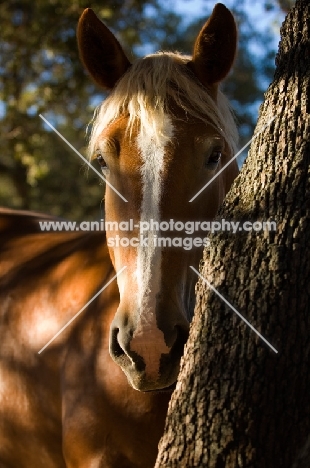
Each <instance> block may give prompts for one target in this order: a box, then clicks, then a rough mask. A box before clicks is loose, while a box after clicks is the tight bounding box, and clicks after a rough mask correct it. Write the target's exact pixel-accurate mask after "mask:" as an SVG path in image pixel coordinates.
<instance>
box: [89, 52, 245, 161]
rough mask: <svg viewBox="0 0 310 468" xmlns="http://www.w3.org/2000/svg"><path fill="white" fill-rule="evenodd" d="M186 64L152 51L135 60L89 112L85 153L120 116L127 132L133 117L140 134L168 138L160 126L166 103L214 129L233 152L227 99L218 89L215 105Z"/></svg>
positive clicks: (183, 59)
mask: <svg viewBox="0 0 310 468" xmlns="http://www.w3.org/2000/svg"><path fill="white" fill-rule="evenodd" d="M189 60H190V57H188V56H182V55H180V54H177V53H172V52H158V53H156V54H152V55H148V56H146V57H144V58H142V59H139V60H137V61H136V62H135V63H134V64H133V65H132V66H131V67H130V68H129V70H128V71H127V72H126V73H125V75H124V76H123V77H122V78H121V79H120V80H119V82H118V83H117V85H116V86H115V88H114V89H113V91H112V92H111V94H110V95H109V96H108V98H107V99H106V100H105V101H104V102H103V103H102V104H101V105H100V106H99V107H98V109H97V110H96V112H95V115H94V119H93V125H92V132H91V136H90V141H89V151H90V155H91V156H92V155H93V153H94V151H95V149H96V143H97V139H98V137H99V136H100V134H101V132H102V131H103V130H104V129H105V128H106V127H107V126H108V125H109V124H110V123H111V122H112V121H113V120H115V119H117V118H118V117H120V116H121V115H126V114H127V115H128V114H129V122H128V130H129V131H131V129H132V126H133V123H134V122H135V121H136V119H139V121H140V125H141V131H142V134H143V133H144V132H145V133H146V134H149V133H150V131H151V132H152V133H153V134H155V135H158V136H160V137H161V139H162V138H163V137H164V138H165V137H166V139H168V136H167V135H166V134H165V128H164V124H163V123H164V114H165V113H167V112H168V103H169V102H170V103H171V102H175V103H176V104H177V105H178V106H179V107H181V108H182V109H183V110H184V111H185V115H188V116H193V117H196V118H198V119H200V120H201V121H203V122H205V123H208V124H211V125H213V126H214V127H215V128H216V129H217V130H220V131H221V133H222V135H223V137H224V138H225V140H226V142H227V143H228V145H229V146H230V148H231V149H232V150H233V151H234V150H235V149H236V144H237V140H238V134H237V129H236V125H235V122H234V118H233V115H232V112H231V109H230V106H229V103H228V100H227V99H226V97H225V96H224V95H223V93H222V92H221V91H220V90H219V91H218V101H217V103H215V102H214V100H213V99H212V98H211V97H210V95H209V93H208V91H207V89H206V88H205V87H203V86H202V85H201V83H200V82H199V81H198V79H197V78H196V77H195V76H194V74H193V73H192V72H191V71H190V70H189V68H188V67H187V66H186V64H187V63H188V62H189ZM170 112H171V109H170ZM154 130H155V131H154Z"/></svg>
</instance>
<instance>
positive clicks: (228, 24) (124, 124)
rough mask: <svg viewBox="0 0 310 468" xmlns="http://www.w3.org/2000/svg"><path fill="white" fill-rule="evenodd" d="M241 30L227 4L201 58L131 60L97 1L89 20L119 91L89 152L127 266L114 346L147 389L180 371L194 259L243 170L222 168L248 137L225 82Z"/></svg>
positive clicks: (199, 46)
mask: <svg viewBox="0 0 310 468" xmlns="http://www.w3.org/2000/svg"><path fill="white" fill-rule="evenodd" d="M236 38H237V33H236V25H235V21H234V19H233V16H232V15H231V13H230V11H229V10H228V9H227V8H226V7H224V6H223V5H221V4H218V5H216V6H215V8H214V10H213V13H212V15H211V17H210V18H209V20H208V21H207V23H206V24H205V25H204V26H203V28H202V29H201V31H200V33H199V35H198V36H197V39H196V41H195V44H194V51H193V56H192V57H188V56H182V55H180V54H177V53H171V52H160V53H157V54H152V55H149V56H146V57H144V58H141V59H138V60H136V61H135V62H134V63H132V64H131V63H130V61H129V60H128V58H127V57H126V55H125V53H124V51H123V49H122V47H121V45H120V43H119V42H118V40H117V39H116V38H115V36H114V35H113V34H112V32H111V31H110V30H109V29H108V28H107V27H106V26H105V25H104V24H103V23H102V22H101V21H100V20H99V19H98V18H97V17H96V15H95V14H94V13H93V11H92V10H91V9H87V10H85V11H84V13H83V14H82V16H81V18H80V21H79V25H78V43H79V50H80V56H81V59H82V61H83V63H84V65H85V67H86V69H87V70H88V72H89V73H90V75H91V76H92V78H93V79H94V80H95V82H96V83H97V84H99V86H101V87H102V88H103V89H105V90H107V91H109V92H110V94H109V96H108V97H107V99H106V100H105V101H104V102H103V103H102V105H101V106H100V108H99V110H98V111H97V114H96V116H95V119H94V121H93V126H92V134H91V138H90V152H91V154H92V156H93V157H96V158H97V159H98V162H99V164H100V165H101V168H102V171H103V174H104V175H105V177H106V180H107V186H106V193H105V221H106V224H107V226H108V227H107V242H108V245H109V251H110V256H111V260H112V262H113V265H114V268H115V270H116V271H119V270H120V269H121V268H122V267H124V266H126V267H127V268H126V269H125V270H124V271H123V272H122V273H121V274H120V275H119V277H118V287H119V292H120V304H119V307H118V310H117V312H116V314H115V317H114V320H113V322H112V324H111V330H110V354H111V356H112V358H113V359H114V360H115V361H116V362H117V363H118V364H119V365H120V366H121V368H122V369H123V371H124V372H125V374H126V375H127V378H128V381H129V383H130V384H131V385H132V386H133V387H134V388H135V389H137V390H141V391H158V390H163V389H168V388H170V387H171V386H172V385H173V384H174V383H175V381H176V378H177V375H178V371H179V363H180V359H181V356H182V353H183V348H184V344H185V342H186V340H187V337H188V331H189V323H190V320H191V317H192V315H193V310H194V304H195V291H194V290H195V283H196V280H197V278H196V277H195V274H194V273H193V271H192V270H191V269H190V268H189V267H190V266H191V265H193V266H195V267H197V266H198V264H199V260H200V258H201V256H202V249H203V245H204V243H205V241H204V239H205V236H206V232H204V237H201V239H200V238H198V240H196V241H195V243H193V242H192V240H193V237H194V236H195V235H197V233H198V231H197V232H196V229H197V230H199V229H200V228H201V226H202V224H201V223H202V221H208V220H209V221H210V220H212V219H213V218H214V216H215V215H216V213H217V211H218V208H219V206H220V205H221V203H222V201H223V199H224V197H225V194H226V193H227V192H228V190H229V188H230V186H231V183H232V181H233V179H234V178H235V176H236V174H237V172H238V169H237V165H236V162H235V161H232V163H231V164H230V165H229V166H228V167H227V169H225V170H223V171H222V168H224V166H225V165H226V164H227V163H228V162H229V161H230V160H231V159H232V156H233V151H234V148H235V143H236V139H237V137H236V128H235V124H234V120H233V117H232V114H231V112H230V108H229V105H228V102H227V100H226V98H225V97H224V96H223V94H222V92H221V91H220V89H219V83H220V82H221V81H222V80H223V79H224V78H225V76H226V75H227V74H228V72H229V70H230V69H231V66H232V63H233V60H234V57H235V51H236ZM217 174H218V176H217V177H215V176H216V175H217ZM211 179H213V180H212V183H210V184H209V185H208V187H206V188H205V189H204V190H203V191H202V193H201V194H200V195H199V196H198V197H197V198H195V200H193V201H191V202H190V200H191V199H192V198H193V197H194V196H195V194H196V193H197V192H198V191H199V190H200V189H201V188H202V187H204V186H205V185H206V184H207V183H208V181H211ZM120 194H121V195H122V197H121V196H120ZM124 199H125V200H127V201H125V200H124ZM182 226H183V227H184V229H182ZM194 231H195V232H194ZM189 232H190V235H189ZM199 232H200V233H201V231H199ZM175 238H177V239H178V240H177V241H176V240H175ZM189 239H192V240H189ZM199 239H200V240H199ZM172 241H173V242H172ZM191 242H192V243H193V245H191ZM194 244H195V245H194Z"/></svg>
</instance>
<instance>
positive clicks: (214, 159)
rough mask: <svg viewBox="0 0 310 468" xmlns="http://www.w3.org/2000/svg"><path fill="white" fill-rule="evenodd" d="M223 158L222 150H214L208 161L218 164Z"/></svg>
mask: <svg viewBox="0 0 310 468" xmlns="http://www.w3.org/2000/svg"><path fill="white" fill-rule="evenodd" d="M221 157H222V151H221V150H214V151H213V152H212V154H211V156H210V158H209V160H208V163H211V164H217V163H218V162H219V160H220V159H221Z"/></svg>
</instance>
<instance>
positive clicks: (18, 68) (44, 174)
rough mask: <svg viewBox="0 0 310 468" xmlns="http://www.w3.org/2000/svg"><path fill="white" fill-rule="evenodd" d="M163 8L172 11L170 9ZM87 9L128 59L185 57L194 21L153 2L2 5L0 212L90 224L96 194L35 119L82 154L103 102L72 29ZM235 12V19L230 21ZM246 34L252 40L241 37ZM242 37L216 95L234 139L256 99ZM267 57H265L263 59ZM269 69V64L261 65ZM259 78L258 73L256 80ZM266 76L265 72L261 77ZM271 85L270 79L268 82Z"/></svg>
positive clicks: (87, 175)
mask: <svg viewBox="0 0 310 468" xmlns="http://www.w3.org/2000/svg"><path fill="white" fill-rule="evenodd" d="M172 6H173V5H172ZM86 7H91V8H93V9H94V11H96V13H97V14H98V16H99V17H100V18H101V19H102V20H103V21H105V23H106V24H107V25H108V26H109V27H110V28H111V29H112V30H113V32H114V33H115V34H116V35H117V36H118V38H119V39H120V41H121V43H122V44H123V45H124V46H125V47H126V52H127V55H128V57H129V59H131V60H132V59H134V57H135V56H136V55H139V54H144V53H145V52H152V51H154V50H158V49H173V50H175V49H178V50H180V51H182V52H185V53H190V52H191V49H192V44H193V41H194V38H195V36H196V35H197V31H198V30H199V28H200V27H201V25H202V22H203V20H202V21H201V20H200V21H199V22H197V21H194V22H193V23H192V24H190V25H189V26H188V25H185V23H184V21H183V19H182V18H181V16H180V15H178V14H176V13H174V12H173V11H171V10H169V9H165V8H164V7H163V5H162V4H160V2H159V0H145V1H143V0H105V1H104V2H103V1H102V0H101V1H99V0H98V1H97V0H96V1H91V0H88V1H87V0H70V1H68V0H37V1H36V2H33V1H32V0H7V1H3V2H2V3H1V4H0V17H1V20H2V24H1V41H0V78H1V81H0V101H2V105H1V102H0V121H1V126H0V205H4V206H9V207H15V208H24V209H32V210H37V211H44V212H48V213H51V214H55V215H58V216H63V217H69V218H74V219H94V218H98V217H99V205H100V200H101V198H102V196H103V191H104V189H103V186H102V184H101V183H100V181H99V178H98V177H97V176H96V175H94V174H93V171H91V170H86V169H85V165H84V164H83V162H82V161H81V160H79V158H78V157H77V156H76V155H75V154H74V153H73V152H72V150H71V149H70V148H69V147H68V146H67V145H66V144H65V143H64V142H63V141H62V140H61V139H60V138H59V137H58V136H57V135H55V134H54V133H53V132H51V131H50V130H49V129H48V128H47V127H46V126H45V124H44V123H43V122H42V120H41V119H40V118H39V114H43V115H44V116H45V117H46V118H47V119H48V120H49V121H50V122H51V123H52V124H53V125H54V126H55V127H56V128H57V129H58V131H59V132H61V133H62V134H63V135H64V136H65V138H67V139H68V140H69V141H70V142H71V144H72V145H73V146H74V147H75V148H76V149H77V150H78V151H80V152H81V153H82V154H84V155H85V154H86V139H85V129H86V127H87V124H88V122H89V121H90V120H91V118H92V115H93V110H94V107H95V104H98V103H99V102H100V100H102V99H103V98H104V95H103V94H102V93H101V92H100V90H98V89H97V88H96V87H95V85H94V84H93V83H92V82H91V80H90V78H89V77H88V76H87V75H86V73H85V72H84V70H83V68H82V66H81V64H80V61H79V58H78V51H77V46H76V38H75V31H76V25H77V22H78V18H79V16H80V14H81V13H82V11H83V9H84V8H86ZM240 11H241V10H240V9H239V11H237V9H236V14H237V15H239V17H240V23H242V22H246V19H245V18H244V17H243V18H242V17H241V16H242V15H241V14H240ZM251 33H252V32H251ZM246 40H247V39H246V38H245V37H243V38H242V45H241V47H240V50H239V59H238V62H237V66H236V67H235V72H234V74H233V75H232V76H231V78H230V79H229V80H228V81H227V83H226V91H227V93H228V95H229V97H231V98H232V99H233V102H234V104H235V106H236V108H237V112H238V118H239V121H240V123H241V124H242V126H243V127H242V128H243V133H244V138H246V137H249V136H250V134H251V131H252V128H253V126H254V123H255V122H254V120H255V117H254V118H253V113H252V112H251V110H250V109H249V110H248V109H247V106H246V103H248V102H256V101H257V100H258V99H259V98H261V99H262V90H261V86H259V83H258V82H257V80H256V79H255V76H256V75H257V63H255V61H253V57H251V54H250V52H249V50H248V49H247V47H246ZM267 52H268V51H267ZM264 63H265V64H266V65H268V67H270V61H267V60H264ZM266 72H267V70H262V69H261V70H260V73H261V75H262V76H265V74H266ZM268 73H270V70H269V71H268ZM270 79H271V78H270Z"/></svg>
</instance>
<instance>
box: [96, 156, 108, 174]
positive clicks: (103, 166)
mask: <svg viewBox="0 0 310 468" xmlns="http://www.w3.org/2000/svg"><path fill="white" fill-rule="evenodd" d="M96 159H97V161H98V163H99V165H100V167H101V171H102V172H105V171H106V170H107V169H108V166H107V163H106V162H105V160H104V158H103V156H102V154H98V155H97V156H96Z"/></svg>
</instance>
